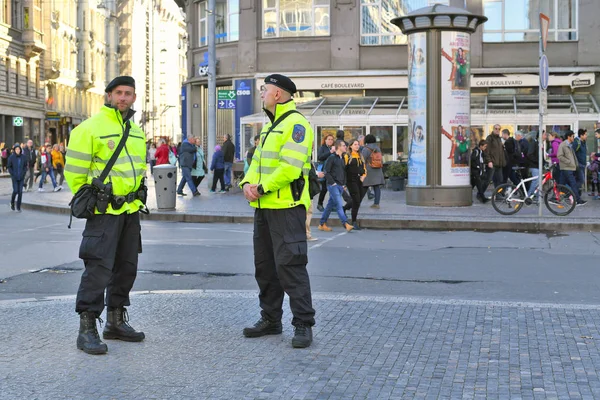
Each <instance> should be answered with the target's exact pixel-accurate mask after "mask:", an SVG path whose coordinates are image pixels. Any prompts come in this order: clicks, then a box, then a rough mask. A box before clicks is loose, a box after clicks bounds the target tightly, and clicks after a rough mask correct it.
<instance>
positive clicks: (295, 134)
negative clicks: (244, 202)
mask: <svg viewBox="0 0 600 400" xmlns="http://www.w3.org/2000/svg"><path fill="white" fill-rule="evenodd" d="M295 109H296V104H295V103H294V101H293V100H289V101H288V102H286V103H282V104H277V106H276V107H275V115H272V114H271V113H270V112H268V111H266V110H265V112H266V113H267V115H268V116H269V119H270V120H271V122H270V123H267V124H266V125H265V126H264V128H263V130H262V132H261V134H260V142H259V144H258V146H257V148H256V150H255V152H254V156H253V157H252V163H251V164H250V168H249V169H248V172H247V174H246V176H245V177H244V179H243V180H242V182H241V183H240V187H243V186H244V184H245V183H250V184H262V187H263V190H264V191H265V195H264V196H262V197H261V198H259V199H258V200H257V201H253V202H251V203H250V205H251V206H252V207H255V208H271V209H282V208H293V207H296V206H298V205H304V206H305V207H307V208H308V207H309V206H310V196H309V194H308V173H309V171H310V160H311V152H312V146H313V140H314V134H313V130H312V128H311V126H310V124H309V123H308V121H307V120H306V118H304V116H303V115H302V114H299V113H293V114H290V115H288V116H287V117H286V118H285V119H284V120H283V121H282V122H280V123H279V124H278V125H277V126H276V127H275V129H274V130H272V131H271V132H270V133H269V134H268V135H267V132H268V131H269V129H270V128H271V125H272V124H273V123H274V122H275V121H277V119H278V118H279V117H280V116H281V115H283V114H284V113H286V112H288V111H290V110H295ZM301 174H304V190H303V192H302V196H301V198H300V200H299V201H295V200H294V198H293V196H292V191H291V188H290V184H291V182H292V181H294V180H296V179H298V178H299V177H300V175H301Z"/></svg>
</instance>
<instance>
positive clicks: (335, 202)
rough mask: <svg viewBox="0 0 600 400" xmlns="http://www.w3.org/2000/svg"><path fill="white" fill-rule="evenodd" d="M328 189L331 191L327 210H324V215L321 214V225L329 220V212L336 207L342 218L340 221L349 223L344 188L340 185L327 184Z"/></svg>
mask: <svg viewBox="0 0 600 400" xmlns="http://www.w3.org/2000/svg"><path fill="white" fill-rule="evenodd" d="M327 190H328V191H329V201H328V202H327V206H326V207H325V211H323V215H321V221H320V222H321V225H323V224H324V223H325V222H327V220H328V219H329V214H331V210H333V208H334V207H335V208H336V209H337V213H338V217H339V218H340V221H342V224H346V223H348V219H347V218H346V214H344V201H343V200H342V192H343V191H344V188H343V187H342V186H340V185H335V186H331V185H327Z"/></svg>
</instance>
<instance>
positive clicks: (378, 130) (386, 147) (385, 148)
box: [371, 126, 394, 162]
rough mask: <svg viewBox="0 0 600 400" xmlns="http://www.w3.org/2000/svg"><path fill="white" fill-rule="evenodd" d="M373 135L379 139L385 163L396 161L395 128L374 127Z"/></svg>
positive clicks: (378, 143) (378, 144)
mask: <svg viewBox="0 0 600 400" xmlns="http://www.w3.org/2000/svg"><path fill="white" fill-rule="evenodd" d="M371 135H373V136H375V138H376V139H377V146H379V148H380V149H381V153H382V154H383V162H389V161H392V160H393V159H394V127H393V126H372V127H371Z"/></svg>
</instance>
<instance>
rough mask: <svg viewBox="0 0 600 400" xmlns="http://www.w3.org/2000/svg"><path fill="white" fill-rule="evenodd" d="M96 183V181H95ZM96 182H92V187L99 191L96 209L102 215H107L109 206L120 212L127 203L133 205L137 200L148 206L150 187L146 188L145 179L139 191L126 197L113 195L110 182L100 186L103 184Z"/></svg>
mask: <svg viewBox="0 0 600 400" xmlns="http://www.w3.org/2000/svg"><path fill="white" fill-rule="evenodd" d="M94 181H96V180H95V179H94ZM94 181H92V185H93V186H95V187H96V188H98V189H99V190H98V194H97V197H96V208H97V209H98V212H99V213H101V214H104V213H106V210H107V208H108V205H109V204H110V205H111V206H112V208H113V210H120V209H121V208H122V207H123V205H124V204H125V203H133V202H134V201H136V200H141V202H142V203H144V205H146V199H147V198H148V187H146V184H145V182H144V180H143V179H142V183H141V184H140V187H139V188H138V190H136V191H135V192H131V193H128V194H126V195H124V196H121V195H114V194H113V193H112V184H111V183H110V182H109V183H107V184H106V185H102V186H100V185H101V182H94Z"/></svg>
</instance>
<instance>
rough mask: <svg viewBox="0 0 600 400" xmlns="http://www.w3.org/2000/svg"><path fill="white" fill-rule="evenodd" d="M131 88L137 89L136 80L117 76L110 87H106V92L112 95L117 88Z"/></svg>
mask: <svg viewBox="0 0 600 400" xmlns="http://www.w3.org/2000/svg"><path fill="white" fill-rule="evenodd" d="M121 85H123V86H131V87H132V88H134V89H135V80H134V79H133V78H132V77H130V76H117V77H116V78H115V79H113V80H112V81H111V82H110V83H109V84H108V86H107V87H106V89H104V91H105V92H106V93H110V92H112V90H113V89H114V88H116V87H117V86H121Z"/></svg>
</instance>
